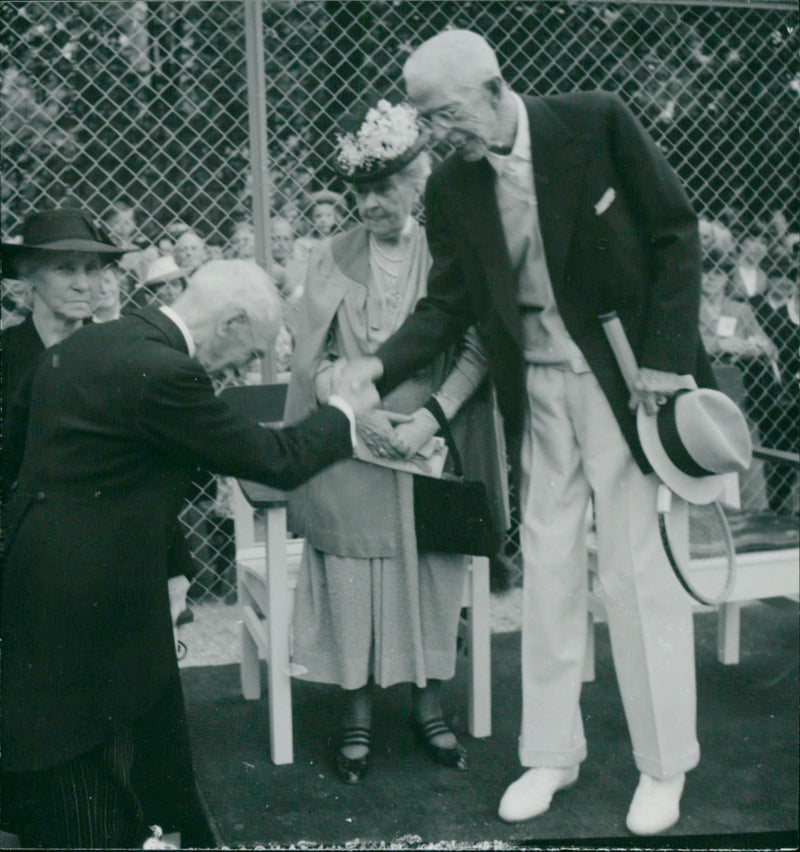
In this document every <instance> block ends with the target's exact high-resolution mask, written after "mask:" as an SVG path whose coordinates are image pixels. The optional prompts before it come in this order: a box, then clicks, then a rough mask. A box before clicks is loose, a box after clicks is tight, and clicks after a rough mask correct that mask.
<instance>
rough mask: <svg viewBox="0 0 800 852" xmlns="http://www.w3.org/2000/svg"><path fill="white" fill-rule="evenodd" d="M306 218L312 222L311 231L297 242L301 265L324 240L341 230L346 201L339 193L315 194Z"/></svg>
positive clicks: (324, 192) (321, 192) (325, 191)
mask: <svg viewBox="0 0 800 852" xmlns="http://www.w3.org/2000/svg"><path fill="white" fill-rule="evenodd" d="M306 216H307V218H308V219H309V220H310V221H311V231H310V232H309V233H308V234H306V236H304V237H300V238H299V239H298V240H297V241H296V242H295V253H296V255H297V258H298V260H299V261H300V262H301V263H302V262H305V261H307V260H308V256H309V255H310V254H311V251H312V250H313V249H314V248H315V247H316V246H317V245H318V244H319V243H320V242H321V241H322V240H324V239H325V238H326V237H330V236H332V235H333V234H335V233H336V232H337V231H338V230H339V226H340V225H341V224H342V220H343V218H344V199H343V198H342V196H341V195H339V193H338V192H330V191H329V190H321V191H320V192H315V193H314V194H313V195H312V196H311V205H310V206H309V208H308V211H307V213H306Z"/></svg>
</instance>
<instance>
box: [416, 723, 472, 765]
mask: <svg viewBox="0 0 800 852" xmlns="http://www.w3.org/2000/svg"><path fill="white" fill-rule="evenodd" d="M411 728H412V730H413V731H414V737H415V738H416V740H417V742H418V743H420V744H421V745H423V746H425V751H427V752H428V754H429V755H430V756H431V758H432V759H433V760H434V762H435V763H438V764H439V765H440V766H447V767H449V768H450V769H458V770H459V771H460V772H466V770H468V769H469V757H468V756H467V750H466V749H465V748H464V746H462V745H461V743H459V742H458V741H456V744H455V745H454V746H453V747H452V748H442V747H441V746H438V745H436V744H435V743H434V742H433V739H434V737H438V736H441V735H442V734H452V733H453V732H452V730H451V729H450V727H449V726H448V725H447V723H446V722H445V721H444V719H443V718H442V717H441V716H434V717H433V718H432V719H427V720H426V721H425V722H420V721H419V719H416V718H414V717H413V716H412V718H411Z"/></svg>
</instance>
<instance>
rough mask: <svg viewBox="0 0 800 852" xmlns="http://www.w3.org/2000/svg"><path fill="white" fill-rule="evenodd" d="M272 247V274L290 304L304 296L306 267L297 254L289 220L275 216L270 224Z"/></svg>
mask: <svg viewBox="0 0 800 852" xmlns="http://www.w3.org/2000/svg"><path fill="white" fill-rule="evenodd" d="M270 245H271V246H272V268H271V270H270V272H271V273H272V277H273V278H274V279H275V283H276V284H277V285H278V289H279V290H280V291H281V295H282V296H283V297H284V298H285V299H287V300H288V301H290V302H296V301H297V300H299V298H300V297H301V296H302V295H303V283H304V282H303V278H304V273H305V266H304V265H303V264H302V263H301V262H300V261H299V260H298V259H297V256H296V253H295V238H294V229H293V228H292V224H291V222H289V220H288V219H284V218H283V217H282V216H275V217H274V218H273V219H272V221H271V222H270Z"/></svg>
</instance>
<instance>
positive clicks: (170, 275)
mask: <svg viewBox="0 0 800 852" xmlns="http://www.w3.org/2000/svg"><path fill="white" fill-rule="evenodd" d="M185 275H186V271H185V270H183V269H181V268H180V266H178V264H177V263H175V258H174V257H173V256H172V255H171V254H168V255H165V256H164V257H157V258H156V259H155V260H154V261H152V262H151V263H150V264H149V265H148V267H147V273H146V275H145V278H144V281H143V282H142V283H141V284H140V285H139V286H141V287H150V286H152V285H153V284H164V283H165V282H167V281H173V280H174V279H175V278H182V277H183V276H185Z"/></svg>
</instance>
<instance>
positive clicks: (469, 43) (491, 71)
mask: <svg viewBox="0 0 800 852" xmlns="http://www.w3.org/2000/svg"><path fill="white" fill-rule="evenodd" d="M403 77H404V78H405V82H406V90H407V91H408V92H409V96H411V97H412V99H413V95H411V91H412V90H416V89H420V88H424V87H426V86H427V85H429V84H430V83H431V82H432V81H435V80H450V81H452V82H453V83H455V84H456V85H461V86H480V85H482V84H483V83H485V82H487V80H493V79H496V78H498V77H500V78H502V74H501V73H500V66H499V65H498V63H497V57H496V56H495V53H494V51H493V50H492V48H491V47H490V46H489V43H488V42H487V41H486V39H485V38H484V37H483V36H481V35H478V33H473V32H470V31H469V30H445V31H444V32H441V33H439V34H438V35H435V36H434V37H433V38H430V39H428V40H427V41H426V42H424V43H423V44H422V45H420V47H418V48H417V49H416V50H415V51H414V52H413V53H412V54H411V55H410V56H409V57H408V59H407V60H406V62H405V65H404V66H403Z"/></svg>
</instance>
